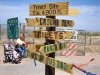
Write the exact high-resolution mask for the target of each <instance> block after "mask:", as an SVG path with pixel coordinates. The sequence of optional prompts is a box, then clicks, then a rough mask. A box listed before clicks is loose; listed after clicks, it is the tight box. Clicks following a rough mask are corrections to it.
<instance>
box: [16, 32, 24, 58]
mask: <svg viewBox="0 0 100 75" xmlns="http://www.w3.org/2000/svg"><path fill="white" fill-rule="evenodd" d="M24 39H25V36H24V34H23V33H21V35H20V36H19V38H18V39H17V40H16V46H17V47H16V48H17V51H18V52H19V53H20V56H21V57H24V55H25V52H26V49H25V42H24Z"/></svg>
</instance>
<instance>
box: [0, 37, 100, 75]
mask: <svg viewBox="0 0 100 75" xmlns="http://www.w3.org/2000/svg"><path fill="white" fill-rule="evenodd" d="M2 38H3V36H2ZM94 38H96V39H94ZM4 39H6V38H4ZM4 39H2V40H1V41H0V75H34V74H35V75H45V64H43V63H40V62H38V61H36V63H37V65H36V66H35V65H34V62H33V59H30V58H24V59H23V60H22V61H21V63H20V64H11V63H6V64H5V63H3V60H4V54H3V53H4V52H3V51H4V49H3V46H2V44H3V42H4V41H5V40H4ZM80 40H81V41H83V42H84V40H83V39H80ZM41 41H42V42H43V40H41ZM41 41H40V40H38V39H36V40H34V42H35V43H37V44H40V43H41ZM85 48H86V49H85V55H83V56H76V55H75V56H68V57H66V56H62V55H61V54H62V52H63V51H65V50H66V49H64V50H62V51H59V52H56V58H55V59H57V60H60V61H63V62H66V63H73V64H75V65H80V64H84V63H87V62H88V61H89V60H90V59H92V58H94V59H95V60H94V61H92V62H91V63H90V64H88V65H86V66H83V67H81V68H82V69H84V70H86V71H88V72H91V73H94V74H96V75H100V60H99V58H100V37H92V44H91V45H90V44H89V37H87V44H86V46H85ZM77 50H83V51H84V45H80V44H78V47H77ZM55 75H86V74H84V73H83V72H82V71H79V70H78V69H76V68H73V74H69V73H67V72H63V71H61V70H59V69H56V71H55Z"/></svg>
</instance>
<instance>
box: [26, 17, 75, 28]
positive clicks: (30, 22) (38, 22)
mask: <svg viewBox="0 0 100 75" xmlns="http://www.w3.org/2000/svg"><path fill="white" fill-rule="evenodd" d="M26 21H27V24H26V25H27V26H30V27H32V26H37V27H38V26H39V27H44V26H45V27H55V26H56V27H73V26H74V21H72V20H60V19H51V18H35V19H33V18H26Z"/></svg>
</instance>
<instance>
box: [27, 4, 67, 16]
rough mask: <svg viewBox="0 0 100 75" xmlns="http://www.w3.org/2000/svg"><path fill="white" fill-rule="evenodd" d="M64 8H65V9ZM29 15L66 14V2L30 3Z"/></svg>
mask: <svg viewBox="0 0 100 75" xmlns="http://www.w3.org/2000/svg"><path fill="white" fill-rule="evenodd" d="M65 9H66V10H65ZM29 12H30V14H29V15H30V16H54V15H63V14H66V15H67V14H68V2H60V3H49V4H32V5H30V8H29Z"/></svg>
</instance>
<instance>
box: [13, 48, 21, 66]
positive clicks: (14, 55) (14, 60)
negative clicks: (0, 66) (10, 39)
mask: <svg viewBox="0 0 100 75" xmlns="http://www.w3.org/2000/svg"><path fill="white" fill-rule="evenodd" d="M12 53H13V60H12V63H15V64H18V63H19V62H20V59H19V54H18V53H17V52H16V50H15V49H12Z"/></svg>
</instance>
